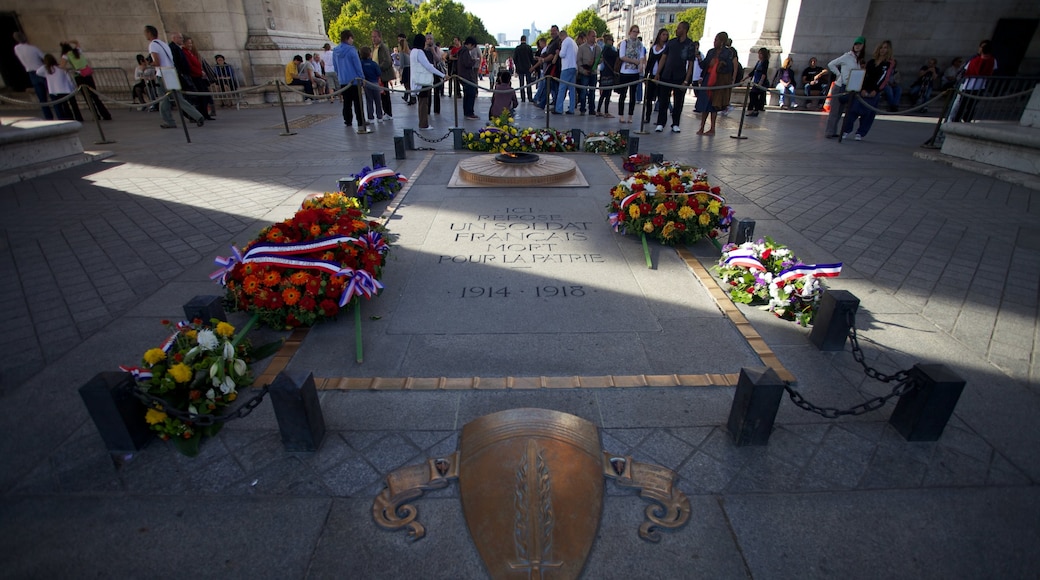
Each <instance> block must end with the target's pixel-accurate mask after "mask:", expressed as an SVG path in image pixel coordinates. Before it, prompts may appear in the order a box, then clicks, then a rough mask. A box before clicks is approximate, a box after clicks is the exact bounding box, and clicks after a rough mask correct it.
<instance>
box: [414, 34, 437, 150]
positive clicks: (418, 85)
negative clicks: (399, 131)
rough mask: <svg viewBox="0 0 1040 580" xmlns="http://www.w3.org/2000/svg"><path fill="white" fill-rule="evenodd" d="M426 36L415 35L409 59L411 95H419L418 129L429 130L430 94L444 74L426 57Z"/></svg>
mask: <svg viewBox="0 0 1040 580" xmlns="http://www.w3.org/2000/svg"><path fill="white" fill-rule="evenodd" d="M425 47H426V36H425V35H422V34H416V35H415V38H413V39H412V51H411V53H409V56H410V57H411V61H412V64H411V69H412V75H411V76H412V78H411V82H412V86H411V87H410V88H411V90H412V92H413V93H417V94H418V95H419V128H420V129H424V130H425V129H429V128H430V94H431V93H432V91H433V88H432V87H433V85H434V83H435V82H436V79H437V78H443V77H444V73H442V72H441V71H439V70H438V69H437V67H436V66H434V65H433V63H431V62H430V59H429V58H427V57H426V51H425V50H424V49H425Z"/></svg>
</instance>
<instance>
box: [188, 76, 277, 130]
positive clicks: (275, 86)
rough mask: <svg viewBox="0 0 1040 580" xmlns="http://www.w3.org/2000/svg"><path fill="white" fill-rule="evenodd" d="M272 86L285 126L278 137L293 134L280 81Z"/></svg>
mask: <svg viewBox="0 0 1040 580" xmlns="http://www.w3.org/2000/svg"><path fill="white" fill-rule="evenodd" d="M274 88H275V89H276V90H277V91H278V107H279V108H281V109H282V125H283V126H284V127H285V131H284V132H282V133H279V137H289V136H290V135H295V134H296V133H293V132H292V131H290V130H289V118H288V117H286V116H285V101H284V100H282V81H275V82H274ZM181 120H183V119H181Z"/></svg>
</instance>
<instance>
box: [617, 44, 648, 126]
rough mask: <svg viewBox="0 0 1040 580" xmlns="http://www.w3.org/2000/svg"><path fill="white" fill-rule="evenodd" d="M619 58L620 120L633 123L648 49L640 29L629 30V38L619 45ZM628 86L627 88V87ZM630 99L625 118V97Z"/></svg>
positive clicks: (618, 90) (618, 91) (618, 92)
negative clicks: (641, 38)
mask: <svg viewBox="0 0 1040 580" xmlns="http://www.w3.org/2000/svg"><path fill="white" fill-rule="evenodd" d="M618 55H619V56H618V58H619V59H620V60H621V67H620V68H619V70H618V73H619V76H618V80H617V85H618V86H617V88H616V89H615V91H617V94H618V120H619V121H620V122H621V123H631V122H632V119H633V117H632V115H633V113H635V110H636V92H637V89H636V86H637V85H638V84H639V71H640V69H641V68H642V66H643V64H644V63H645V62H646V47H645V46H643V42H642V41H641V40H639V27H638V26H636V25H634V24H633V25H632V27H631V28H629V29H628V38H626V39H624V40H622V41H621V43H620V44H618ZM626 85H627V86H626ZM626 95H627V96H628V97H629V99H630V100H629V101H628V116H627V117H626V116H625V110H624V109H625V96H626Z"/></svg>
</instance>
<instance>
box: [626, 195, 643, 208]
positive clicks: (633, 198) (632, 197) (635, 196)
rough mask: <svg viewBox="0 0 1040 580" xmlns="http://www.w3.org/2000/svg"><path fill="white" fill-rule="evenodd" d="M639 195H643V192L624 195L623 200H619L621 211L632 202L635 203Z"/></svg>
mask: <svg viewBox="0 0 1040 580" xmlns="http://www.w3.org/2000/svg"><path fill="white" fill-rule="evenodd" d="M641 193H643V192H641V191H637V192H636V193H630V194H628V195H626V196H625V197H624V199H622V200H621V209H625V208H626V207H628V204H630V203H632V202H633V201H635V199H636V198H637V197H639V195H640V194H641Z"/></svg>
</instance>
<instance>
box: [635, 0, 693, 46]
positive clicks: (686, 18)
mask: <svg viewBox="0 0 1040 580" xmlns="http://www.w3.org/2000/svg"><path fill="white" fill-rule="evenodd" d="M707 13H708V9H707V8H703V7H698V8H689V9H687V10H683V11H682V12H680V13H678V14H676V15H675V22H673V23H671V24H666V25H665V28H667V29H668V34H669V36H672V37H674V36H675V27H676V26H678V25H679V23H680V22H689V23H690V40H701V36H704V17H705V15H707ZM654 32H656V31H654ZM644 38H646V37H645V36H644Z"/></svg>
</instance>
